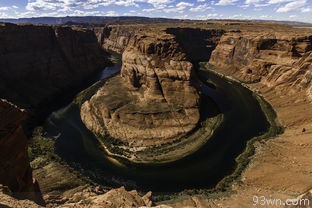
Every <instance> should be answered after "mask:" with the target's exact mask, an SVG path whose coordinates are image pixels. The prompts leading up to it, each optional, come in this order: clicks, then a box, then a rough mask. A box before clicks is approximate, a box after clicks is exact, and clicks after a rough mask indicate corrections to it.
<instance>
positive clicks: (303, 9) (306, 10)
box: [301, 7, 312, 13]
mask: <svg viewBox="0 0 312 208" xmlns="http://www.w3.org/2000/svg"><path fill="white" fill-rule="evenodd" d="M301 12H303V13H308V12H311V13H312V7H306V8H302V9H301Z"/></svg>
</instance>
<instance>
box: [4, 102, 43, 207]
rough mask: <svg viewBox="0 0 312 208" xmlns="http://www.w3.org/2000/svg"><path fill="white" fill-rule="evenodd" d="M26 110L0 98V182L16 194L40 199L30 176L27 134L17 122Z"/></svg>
mask: <svg viewBox="0 0 312 208" xmlns="http://www.w3.org/2000/svg"><path fill="white" fill-rule="evenodd" d="M25 119H26V113H25V112H23V111H21V110H20V109H18V108H17V107H16V106H15V105H13V104H11V103H9V102H7V101H5V100H2V99H0V184H2V185H4V186H7V187H8V188H9V189H10V190H11V191H12V192H14V195H15V196H16V197H18V198H28V199H32V200H35V201H36V202H38V203H42V198H41V194H40V190H39V186H38V184H37V183H36V181H35V180H34V179H33V178H32V170H31V168H30V165H29V160H28V153H27V142H28V141H27V138H26V136H25V134H24V131H23V128H22V126H21V123H22V121H23V120H25Z"/></svg>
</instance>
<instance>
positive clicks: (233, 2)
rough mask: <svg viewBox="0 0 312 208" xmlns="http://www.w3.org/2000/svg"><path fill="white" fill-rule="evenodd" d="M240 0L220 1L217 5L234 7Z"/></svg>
mask: <svg viewBox="0 0 312 208" xmlns="http://www.w3.org/2000/svg"><path fill="white" fill-rule="evenodd" d="M237 1H238V0H220V1H219V2H218V3H216V5H219V6H227V5H233V4H235V3H236V2H237Z"/></svg>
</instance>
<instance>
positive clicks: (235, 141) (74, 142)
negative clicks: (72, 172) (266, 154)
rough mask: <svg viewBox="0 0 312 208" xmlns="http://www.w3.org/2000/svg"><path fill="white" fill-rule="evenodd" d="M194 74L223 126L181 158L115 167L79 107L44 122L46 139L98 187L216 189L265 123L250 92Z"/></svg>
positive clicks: (110, 70)
mask: <svg viewBox="0 0 312 208" xmlns="http://www.w3.org/2000/svg"><path fill="white" fill-rule="evenodd" d="M119 68H120V64H117V65H115V66H114V67H110V68H106V69H105V70H103V73H101V74H100V75H99V76H97V78H96V80H101V79H105V78H106V77H108V76H110V75H111V74H113V73H116V72H117V71H118V70H119ZM197 73H198V76H199V77H200V78H201V80H207V81H208V82H209V83H210V84H203V85H202V91H203V93H204V94H205V95H208V96H209V97H211V98H212V99H213V100H214V102H215V103H217V105H218V106H219V108H220V110H221V112H222V113H223V114H224V121H223V123H222V124H221V126H220V127H219V128H218V129H217V130H216V131H215V133H214V135H213V137H212V138H211V139H210V140H209V141H208V142H207V144H205V145H204V146H203V147H202V148H201V149H200V150H199V151H197V152H196V153H194V154H192V155H190V156H188V157H186V158H184V159H181V160H179V161H176V162H173V163H170V164H166V165H158V166H138V165H136V166H134V165H129V164H123V163H119V162H116V161H115V160H112V159H110V158H109V157H107V156H106V155H105V154H104V153H103V151H102V150H101V148H100V145H99V143H98V141H97V139H96V138H95V137H94V136H93V134H92V133H91V132H90V131H89V130H88V129H86V127H85V126H84V124H83V123H82V121H81V119H80V116H79V108H78V106H77V105H74V104H72V103H71V104H68V105H67V106H65V107H63V108H61V109H59V110H57V111H54V112H53V113H52V114H51V115H50V116H49V117H48V118H47V119H46V121H45V123H44V130H45V131H46V136H47V137H50V138H53V139H54V140H55V145H56V152H57V154H59V155H60V156H61V157H62V158H63V160H65V161H66V162H67V163H68V164H69V165H70V166H72V167H74V168H76V169H78V170H80V171H81V172H83V173H84V174H85V175H87V176H88V177H90V178H91V179H92V180H93V181H95V182H97V183H99V184H102V185H106V186H110V187H119V186H121V185H124V186H126V187H128V188H136V189H139V190H144V191H145V190H151V191H153V192H179V191H182V190H184V189H206V188H211V187H214V186H215V185H216V184H217V183H218V182H219V181H220V180H221V179H222V178H224V177H225V176H227V175H229V174H231V172H233V170H234V169H235V167H236V162H235V158H236V157H237V156H238V155H239V154H240V153H242V152H243V151H244V149H245V147H246V143H247V141H248V140H250V139H252V138H254V137H256V136H259V135H262V134H264V133H265V132H266V131H267V130H268V128H269V123H268V122H267V120H266V116H265V114H264V112H263V111H262V109H261V106H260V105H259V103H258V100H257V99H256V98H255V97H254V96H253V94H252V92H251V91H250V90H248V89H246V88H244V87H243V86H241V85H239V84H236V83H232V82H230V81H228V80H226V79H224V78H221V77H219V76H217V75H215V74H213V73H211V72H209V71H207V70H204V69H199V70H197ZM96 80H95V81H96Z"/></svg>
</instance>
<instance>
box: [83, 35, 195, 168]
mask: <svg viewBox="0 0 312 208" xmlns="http://www.w3.org/2000/svg"><path fill="white" fill-rule="evenodd" d="M108 48H109V47H108ZM112 48H113V47H112ZM116 51H118V50H116ZM193 70H194V69H193V65H192V64H191V63H190V62H189V61H188V59H187V57H186V54H185V53H184V52H183V51H182V49H181V47H180V46H179V44H178V43H177V42H176V41H175V39H174V36H173V35H170V34H166V33H165V32H163V31H161V30H160V31H159V32H157V33H148V31H146V32H145V31H141V32H138V33H135V34H133V36H132V37H130V39H129V41H128V44H127V45H126V46H125V47H124V50H123V53H122V67H121V72H120V76H117V77H114V78H112V79H110V80H108V81H107V82H106V83H105V85H104V86H103V87H102V88H100V89H99V90H98V91H97V92H96V93H95V95H94V96H93V97H92V98H91V99H90V100H89V101H86V102H85V103H84V104H83V105H82V107H81V118H82V121H83V122H84V123H85V125H86V126H87V127H88V128H89V129H90V130H91V131H92V132H94V133H95V134H96V135H98V136H99V137H100V140H101V141H102V143H103V145H104V146H105V148H106V149H107V151H108V152H109V154H113V155H117V156H121V157H124V158H126V159H128V160H130V161H133V162H143V163H162V162H168V161H173V160H177V159H179V157H181V156H185V153H181V156H180V154H179V153H177V154H176V153H174V151H172V152H169V151H166V149H167V147H166V145H169V146H170V147H169V148H172V143H174V142H176V141H177V140H179V142H183V141H184V140H183V139H181V138H182V137H183V136H185V135H186V134H188V133H189V132H190V131H192V130H193V129H195V127H196V126H197V123H198V121H199V118H200V113H199V102H200V97H199V95H198V91H197V89H196V88H195V84H194V76H193V75H194V71H193ZM107 136H108V137H112V138H113V140H115V141H113V142H112V143H111V144H107V143H108V141H107V140H109V139H107V138H106V137H107ZM116 140H117V141H116ZM117 147H118V148H119V149H118V151H119V152H117V151H116V148H117ZM113 149H114V150H113Z"/></svg>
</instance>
